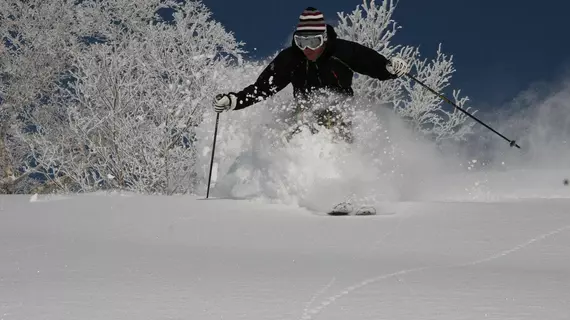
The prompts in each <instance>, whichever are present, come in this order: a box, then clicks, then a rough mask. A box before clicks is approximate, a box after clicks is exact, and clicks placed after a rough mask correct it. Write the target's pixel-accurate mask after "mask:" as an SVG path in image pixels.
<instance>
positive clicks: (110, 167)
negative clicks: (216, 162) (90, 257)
mask: <svg viewBox="0 0 570 320" xmlns="http://www.w3.org/2000/svg"><path fill="white" fill-rule="evenodd" d="M76 9H77V15H78V16H80V17H81V19H82V21H84V23H86V24H88V25H90V26H91V27H90V29H89V30H87V32H86V33H85V34H84V35H83V37H86V38H87V39H88V40H89V42H90V43H91V44H90V45H88V46H87V47H86V48H84V49H82V50H75V51H73V52H72V53H71V57H70V58H69V61H70V67H69V69H68V70H67V72H68V75H69V78H70V80H69V81H68V82H66V83H60V84H59V85H58V89H59V92H60V95H59V96H58V97H57V99H53V101H52V102H51V103H50V104H48V105H46V106H45V107H44V108H41V109H37V110H34V111H33V112H32V113H31V114H32V115H33V117H34V119H36V123H35V125H36V127H37V131H36V132H34V133H23V134H21V137H22V138H23V139H24V140H25V141H26V143H27V144H28V145H29V146H30V149H31V150H33V163H36V164H37V165H38V168H40V169H39V170H36V171H40V172H46V173H48V174H46V177H47V178H48V179H50V180H52V184H53V185H54V186H56V187H57V188H59V189H70V190H75V191H82V190H96V189H98V188H124V189H129V190H135V191H141V192H159V193H170V192H187V191H190V190H191V189H192V185H193V183H194V179H193V175H194V174H195V172H194V170H193V159H194V157H195V156H196V150H195V148H194V145H193V140H194V136H193V135H194V133H193V128H194V127H195V126H196V125H197V124H198V123H199V122H200V121H201V115H202V113H203V112H204V109H205V108H207V107H209V106H210V104H211V99H212V96H213V95H214V93H216V92H217V90H216V89H217V82H216V81H215V76H216V74H217V73H218V72H220V70H221V69H223V68H224V67H225V66H227V65H228V64H229V61H230V59H231V58H236V57H239V55H240V53H241V49H240V44H239V43H238V42H236V41H235V39H234V37H233V35H232V34H231V33H228V32H227V31H225V29H224V28H223V27H222V26H221V25H220V24H219V23H217V22H215V21H213V20H212V19H211V14H210V11H209V10H208V9H207V8H206V7H205V6H204V5H203V4H202V3H201V2H200V1H186V2H184V3H179V2H178V1H160V0H128V1H127V0H104V1H95V0H85V1H82V2H80V3H79V4H77V8H76ZM160 10H165V11H166V13H169V12H170V13H172V19H166V20H163V19H162V18H163V17H164V16H165V14H163V15H158V14H157V12H159V11H160Z"/></svg>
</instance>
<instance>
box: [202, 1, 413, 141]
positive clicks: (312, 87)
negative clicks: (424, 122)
mask: <svg viewBox="0 0 570 320" xmlns="http://www.w3.org/2000/svg"><path fill="white" fill-rule="evenodd" d="M408 69H409V67H408V64H407V63H406V62H405V61H404V60H403V59H401V58H397V57H394V58H392V59H390V60H388V59H387V58H385V57H384V56H383V55H381V54H380V53H378V52H376V51H375V50H373V49H371V48H369V47H366V46H364V45H361V44H359V43H356V42H352V41H348V40H344V39H340V38H338V37H337V34H336V32H335V30H334V28H333V27H332V26H331V25H328V24H326V23H325V19H324V15H323V14H322V12H320V11H319V10H317V9H316V8H313V7H308V8H306V9H305V10H304V11H303V12H302V14H301V15H300V17H299V23H298V25H297V28H296V31H295V33H294V35H293V41H292V43H291V46H289V47H288V48H286V49H284V50H283V51H281V52H280V53H279V54H278V55H277V56H276V57H275V58H274V59H273V61H271V63H270V64H269V65H268V66H267V67H266V68H265V69H264V70H263V71H262V72H261V74H260V75H259V77H258V78H257V80H256V81H255V83H254V84H252V85H249V86H247V87H245V88H244V89H243V90H241V91H239V92H229V93H224V94H218V95H217V96H216V97H215V98H214V102H213V107H214V111H215V112H218V113H220V112H224V111H230V110H241V109H244V108H246V107H249V106H251V105H253V104H255V103H257V102H260V101H263V100H265V99H267V98H268V97H270V96H272V95H274V94H276V93H277V92H279V91H281V90H282V89H284V88H285V87H286V86H287V85H289V84H292V86H293V95H294V97H295V100H296V101H297V107H296V111H295V113H296V114H297V115H298V114H300V113H304V111H306V110H307V109H311V107H310V104H307V103H306V102H307V101H310V99H311V98H312V96H313V95H314V94H315V93H316V92H319V91H321V92H322V91H323V90H326V91H327V92H331V93H336V94H337V95H339V96H344V97H351V96H353V95H354V91H353V89H352V79H353V75H354V73H355V72H356V73H359V74H363V75H366V76H369V77H372V78H375V79H378V80H390V79H395V78H397V77H401V76H403V75H404V74H406V73H407V72H408ZM313 119H315V120H316V121H317V123H318V124H319V125H323V126H325V127H327V128H330V127H340V130H341V136H343V135H344V136H345V137H344V138H345V139H346V140H351V137H350V128H349V127H350V123H347V122H345V121H344V119H342V116H341V115H339V113H338V110H337V111H333V112H331V111H330V110H328V111H324V112H322V111H319V113H317V114H315V117H314V118H313Z"/></svg>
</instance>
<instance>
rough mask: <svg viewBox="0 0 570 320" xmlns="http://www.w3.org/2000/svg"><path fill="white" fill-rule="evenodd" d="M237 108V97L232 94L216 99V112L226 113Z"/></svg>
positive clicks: (219, 95) (219, 96)
mask: <svg viewBox="0 0 570 320" xmlns="http://www.w3.org/2000/svg"><path fill="white" fill-rule="evenodd" d="M236 106H237V97H236V96H235V95H234V94H232V93H228V94H218V95H217V96H216V97H215V98H214V111H216V112H218V113H219V112H224V111H230V110H233V109H235V108H236Z"/></svg>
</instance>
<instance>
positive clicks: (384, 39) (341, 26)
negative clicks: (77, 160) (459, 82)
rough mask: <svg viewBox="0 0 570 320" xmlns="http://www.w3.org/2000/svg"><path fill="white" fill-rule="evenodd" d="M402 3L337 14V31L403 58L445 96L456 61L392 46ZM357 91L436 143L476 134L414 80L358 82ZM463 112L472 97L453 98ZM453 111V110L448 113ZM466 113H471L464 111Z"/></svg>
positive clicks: (368, 2) (390, 0)
mask: <svg viewBox="0 0 570 320" xmlns="http://www.w3.org/2000/svg"><path fill="white" fill-rule="evenodd" d="M396 6H397V3H396V2H395V1H394V0H382V1H381V3H379V4H377V3H376V1H375V0H364V1H363V3H362V4H361V5H359V6H357V7H356V9H355V10H354V11H352V12H351V13H349V14H345V13H344V12H340V13H338V17H339V23H338V25H337V27H336V30H337V32H338V34H339V36H340V37H343V38H346V39H350V40H353V41H356V42H358V43H361V44H363V45H365V46H368V47H370V48H373V49H374V50H376V51H378V52H380V53H382V54H383V55H384V56H386V57H392V56H399V57H401V58H403V59H404V60H406V61H408V62H409V63H410V64H411V67H412V69H411V72H412V73H413V74H415V75H416V78H417V79H418V80H420V81H422V82H424V83H425V84H427V85H428V86H430V87H431V88H432V89H434V90H436V91H438V92H442V91H443V90H444V89H446V88H447V87H448V86H449V85H450V80H451V76H452V75H453V73H454V72H455V68H454V67H453V57H452V56H447V55H445V54H444V53H442V51H441V45H440V47H439V49H438V51H437V54H436V57H435V58H433V59H432V60H427V59H422V58H421V57H420V50H419V48H416V47H413V46H401V45H394V44H392V42H391V41H392V38H393V37H394V36H395V35H396V33H397V31H398V29H399V25H398V24H397V23H396V22H395V21H394V20H393V19H392V15H393V14H394V11H395V10H396ZM354 90H355V91H357V92H359V94H361V95H365V96H367V97H369V98H372V99H373V100H374V101H375V102H377V103H379V104H385V103H389V104H392V105H393V106H394V108H395V110H396V111H397V112H398V114H400V115H402V116H403V117H404V118H406V119H408V120H409V121H410V123H411V124H412V126H413V128H414V129H416V130H417V131H419V132H421V133H423V134H425V135H426V136H429V137H431V138H433V139H435V140H436V141H438V142H439V141H442V140H445V139H454V140H462V139H464V137H465V136H466V135H467V134H469V133H470V132H471V128H472V126H473V124H474V123H473V122H471V121H467V120H468V117H467V116H466V115H465V114H463V113H461V112H460V111H458V110H457V109H455V108H453V107H451V106H449V105H445V104H444V102H443V101H442V100H441V99H440V98H439V97H437V96H435V95H434V94H432V93H431V92H429V91H427V90H425V89H424V88H423V87H421V86H420V85H419V84H417V83H415V82H414V81H413V80H411V79H409V78H407V77H403V78H400V79H398V80H397V81H384V82H381V81H377V80H375V79H371V78H369V77H357V78H356V79H355V81H354ZM453 98H454V99H455V102H456V104H457V105H458V106H460V107H464V105H465V103H466V102H467V101H468V99H467V97H461V96H460V92H459V91H454V92H453ZM450 108H452V109H453V110H451V111H449V110H450ZM464 109H467V110H468V108H464Z"/></svg>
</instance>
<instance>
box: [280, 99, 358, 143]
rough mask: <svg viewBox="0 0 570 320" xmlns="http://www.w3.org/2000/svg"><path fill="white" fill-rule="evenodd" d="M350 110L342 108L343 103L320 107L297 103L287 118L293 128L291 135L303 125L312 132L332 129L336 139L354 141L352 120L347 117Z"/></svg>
mask: <svg viewBox="0 0 570 320" xmlns="http://www.w3.org/2000/svg"><path fill="white" fill-rule="evenodd" d="M348 117H349V112H347V110H343V109H342V105H340V106H339V105H333V106H327V107H319V106H318V105H315V104H313V105H311V106H309V107H307V105H306V104H297V106H296V108H295V110H294V112H293V114H292V115H291V116H290V117H289V118H288V119H287V123H288V124H289V125H290V127H291V128H292V130H291V136H292V135H294V134H295V133H298V132H299V131H300V130H301V128H302V127H303V126H305V127H308V128H309V129H310V130H311V132H312V133H313V134H314V133H317V132H319V131H320V130H322V129H327V130H331V131H332V132H333V133H334V136H335V138H336V139H339V140H342V141H345V142H347V143H352V142H353V140H354V139H353V136H352V122H351V121H350V120H349V119H347V118H348Z"/></svg>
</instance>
